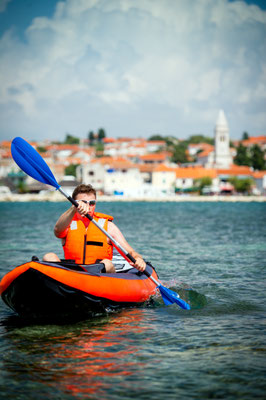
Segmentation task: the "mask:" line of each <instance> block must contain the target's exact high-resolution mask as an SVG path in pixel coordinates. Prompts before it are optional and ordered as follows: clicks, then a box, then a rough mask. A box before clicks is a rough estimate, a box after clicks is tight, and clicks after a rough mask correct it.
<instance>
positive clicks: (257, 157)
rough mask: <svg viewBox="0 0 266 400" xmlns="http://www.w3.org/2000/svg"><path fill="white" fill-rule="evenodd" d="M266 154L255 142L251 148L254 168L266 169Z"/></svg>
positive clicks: (251, 161)
mask: <svg viewBox="0 0 266 400" xmlns="http://www.w3.org/2000/svg"><path fill="white" fill-rule="evenodd" d="M264 155H265V152H264V151H263V150H262V149H261V148H260V147H259V146H258V145H257V144H254V145H253V146H252V147H251V149H250V164H251V166H252V167H253V168H254V169H257V170H264V169H266V165H265V164H266V163H265V159H264Z"/></svg>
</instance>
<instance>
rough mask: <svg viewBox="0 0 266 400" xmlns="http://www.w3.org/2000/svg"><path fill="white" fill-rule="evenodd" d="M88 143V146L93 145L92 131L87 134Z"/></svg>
mask: <svg viewBox="0 0 266 400" xmlns="http://www.w3.org/2000/svg"><path fill="white" fill-rule="evenodd" d="M88 142H89V146H93V145H94V133H93V132H92V131H90V132H89V133H88Z"/></svg>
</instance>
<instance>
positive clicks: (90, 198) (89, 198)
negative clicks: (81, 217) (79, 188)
mask: <svg viewBox="0 0 266 400" xmlns="http://www.w3.org/2000/svg"><path fill="white" fill-rule="evenodd" d="M76 200H77V201H83V202H84V204H86V206H87V210H88V214H90V215H91V216H93V214H94V211H95V206H96V198H95V196H94V194H93V193H89V194H87V193H79V194H78V195H77V197H76Z"/></svg>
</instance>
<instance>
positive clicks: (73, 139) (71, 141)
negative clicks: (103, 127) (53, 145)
mask: <svg viewBox="0 0 266 400" xmlns="http://www.w3.org/2000/svg"><path fill="white" fill-rule="evenodd" d="M64 143H65V144H79V138H77V137H75V136H72V135H70V134H68V133H67V134H66V137H65V141H64Z"/></svg>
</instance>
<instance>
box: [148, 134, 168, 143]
mask: <svg viewBox="0 0 266 400" xmlns="http://www.w3.org/2000/svg"><path fill="white" fill-rule="evenodd" d="M148 140H149V141H164V142H165V137H164V136H161V135H159V134H157V135H152V136H150V137H149V138H148Z"/></svg>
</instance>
